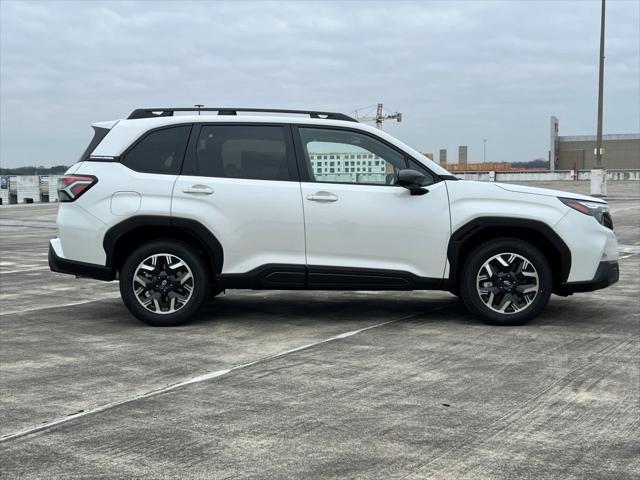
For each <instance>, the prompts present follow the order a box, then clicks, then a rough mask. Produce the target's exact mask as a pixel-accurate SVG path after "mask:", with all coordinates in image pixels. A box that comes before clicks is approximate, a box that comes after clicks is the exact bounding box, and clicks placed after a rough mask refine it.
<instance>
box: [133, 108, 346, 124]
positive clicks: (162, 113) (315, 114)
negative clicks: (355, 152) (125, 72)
mask: <svg viewBox="0 0 640 480" xmlns="http://www.w3.org/2000/svg"><path fill="white" fill-rule="evenodd" d="M175 112H198V114H200V112H218V115H237V114H238V112H255V113H294V114H297V115H309V116H310V117H311V118H324V119H327V120H345V121H347V122H357V121H358V120H356V119H355V118H353V117H350V116H349V115H345V114H344V113H336V112H319V111H316V110H287V109H278V108H230V107H217V108H198V107H188V108H136V109H135V110H134V111H133V112H131V114H130V115H129V116H128V117H127V119H128V120H133V119H137V118H155V117H172V116H173V114H174V113H175Z"/></svg>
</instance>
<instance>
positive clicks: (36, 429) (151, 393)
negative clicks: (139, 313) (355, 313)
mask: <svg viewBox="0 0 640 480" xmlns="http://www.w3.org/2000/svg"><path fill="white" fill-rule="evenodd" d="M456 303H458V302H454V303H447V304H445V305H440V306H439V307H435V308H431V309H429V310H427V311H424V312H418V313H413V314H411V315H405V316H404V317H400V318H396V319H394V320H388V321H386V322H382V323H376V324H375V325H370V326H368V327H364V328H360V329H358V330H352V331H350V332H344V333H340V334H338V335H334V336H332V337H329V338H326V339H324V340H320V341H318V342H314V343H309V344H307V345H302V346H300V347H295V348H292V349H290V350H285V351H284V352H280V353H276V354H273V355H268V356H266V357H262V358H259V359H257V360H254V361H253V362H248V363H242V364H240V365H236V366H234V367H231V368H227V369H226V370H216V371H214V372H208V373H205V374H203V375H198V376H195V377H191V378H188V379H186V380H183V381H181V382H177V383H173V384H171V385H167V386H165V387H161V388H157V389H154V390H150V391H148V392H145V393H142V394H140V395H135V396H133V397H129V398H124V399H122V400H117V401H115V402H111V403H107V404H105V405H100V406H98V407H95V408H91V409H88V410H82V411H80V412H78V413H74V414H72V415H68V416H66V417H63V418H59V419H57V420H52V421H50V422H47V423H43V424H42V425H38V426H36V427H32V428H28V429H26V430H21V431H19V432H15V433H10V434H7V435H5V436H4V437H2V438H0V443H3V442H7V441H9V440H15V439H17V438H20V437H24V436H26V435H31V434H34V433H37V432H41V431H43V430H48V429H50V428H53V427H55V426H58V425H61V424H63V423H67V422H70V421H72V420H75V419H77V418H81V417H86V416H87V415H93V414H95V413H100V412H104V411H105V410H110V409H112V408H114V407H118V406H120V405H126V404H128V403H132V402H135V401H137V400H142V399H145V398H149V397H154V396H156V395H160V394H162V393H167V392H171V391H172V390H176V389H178V388H181V387H184V386H186V385H192V384H194V383H200V382H206V381H208V380H215V379H218V378H220V377H224V376H225V375H227V374H229V373H231V372H234V371H237V370H241V369H244V368H248V367H251V366H253V365H257V364H259V363H263V362H268V361H270V360H274V359H276V358H281V357H284V356H285V355H289V354H291V353H295V352H300V351H301V350H307V349H309V348H313V347H317V346H318V345H323V344H325V343H328V342H334V341H336V340H342V339H344V338H348V337H351V336H353V335H357V334H359V333H362V332H366V331H367V330H372V329H374V328H379V327H383V326H385V325H389V324H390V323H395V322H401V321H403V320H408V319H410V318H415V317H418V316H420V315H425V314H428V313H431V312H436V311H438V310H443V309H445V308H448V307H451V306H453V305H455V304H456Z"/></svg>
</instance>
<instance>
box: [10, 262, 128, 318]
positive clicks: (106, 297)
mask: <svg viewBox="0 0 640 480" xmlns="http://www.w3.org/2000/svg"><path fill="white" fill-rule="evenodd" d="M4 273H5V272H3V274H4ZM114 298H120V294H119V293H103V294H101V296H100V298H93V299H91V300H80V301H78V302H69V303H62V304H58V305H42V306H40V307H33V308H22V309H20V310H10V311H8V312H0V317H4V316H6V315H13V314H15V313H24V312H35V311H38V310H47V309H49V308H61V307H73V306H74V305H84V304H85V303H92V302H100V301H102V300H112V299H114Z"/></svg>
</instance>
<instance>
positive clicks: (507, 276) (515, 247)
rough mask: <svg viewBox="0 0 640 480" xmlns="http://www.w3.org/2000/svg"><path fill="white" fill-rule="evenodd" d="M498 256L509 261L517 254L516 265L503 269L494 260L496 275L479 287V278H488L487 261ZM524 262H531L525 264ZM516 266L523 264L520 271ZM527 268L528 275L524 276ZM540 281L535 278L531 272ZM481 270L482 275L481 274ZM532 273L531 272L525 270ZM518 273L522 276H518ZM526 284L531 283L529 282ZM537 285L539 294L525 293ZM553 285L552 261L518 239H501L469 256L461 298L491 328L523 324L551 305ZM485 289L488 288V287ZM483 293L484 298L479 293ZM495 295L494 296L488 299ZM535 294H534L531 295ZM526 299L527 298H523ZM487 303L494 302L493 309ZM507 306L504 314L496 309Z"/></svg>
mask: <svg viewBox="0 0 640 480" xmlns="http://www.w3.org/2000/svg"><path fill="white" fill-rule="evenodd" d="M499 254H505V257H501V259H502V260H503V261H505V262H507V263H508V262H509V260H510V256H508V257H507V256H506V254H515V256H514V257H511V258H514V260H513V265H509V266H508V267H507V266H503V265H502V263H500V261H499V259H495V260H492V261H491V262H490V263H489V268H490V269H491V270H492V271H493V275H492V276H491V277H490V278H487V279H486V281H485V282H483V283H482V287H480V286H479V284H480V281H479V280H478V279H479V275H483V276H487V277H489V275H488V271H487V270H486V268H485V267H484V265H485V262H487V261H489V260H490V259H492V258H493V257H495V256H496V255H499ZM522 259H525V260H527V261H528V262H529V264H530V265H527V264H526V263H524V261H523V260H522ZM517 265H520V267H519V268H520V270H519V271H518V267H517ZM522 265H524V266H525V267H524V270H525V273H522V271H523V268H522V267H521V266H522ZM532 268H533V270H534V271H535V273H536V274H537V280H536V279H535V277H533V276H532V274H531V272H532V270H531V269H532ZM481 269H482V272H481ZM527 269H528V270H529V271H528V272H527V271H526V270H527ZM518 272H519V273H518ZM525 282H530V283H526V284H525ZM534 284H536V285H537V291H536V292H530V293H528V294H526V295H525V294H524V293H522V292H524V291H525V290H528V289H529V288H530V286H531V285H534ZM552 285H553V280H552V274H551V268H550V267H549V262H548V261H547V259H546V258H545V256H544V255H543V254H542V252H541V251H540V250H538V249H537V248H536V247H535V246H533V245H531V244H530V243H528V242H525V241H523V240H520V239H517V238H501V239H496V240H491V241H488V242H486V243H484V244H482V245H480V246H478V247H477V248H475V249H474V250H473V251H472V252H471V253H470V254H469V256H468V257H467V260H466V261H465V264H464V266H463V273H462V278H461V283H460V296H461V298H462V300H463V302H464V304H465V305H466V307H467V308H468V309H469V310H470V311H471V312H472V313H473V314H475V315H477V316H478V317H480V318H481V319H482V320H483V321H484V322H485V323H488V324H490V325H522V324H525V323H527V322H528V321H529V320H531V319H533V318H535V317H536V316H537V315H538V314H540V312H542V310H543V309H544V307H545V306H546V305H547V303H548V302H549V297H550V296H551V288H552ZM485 287H486V288H485ZM481 289H482V291H483V292H486V293H484V297H485V298H484V299H483V297H482V296H481V293H480V290H481ZM491 293H493V295H494V296H493V297H489V295H491ZM532 294H533V295H532ZM525 296H526V297H527V298H524V297H525ZM488 303H491V305H492V306H491V307H490V306H489V304H488ZM504 305H508V306H507V307H506V310H507V311H505V312H504V313H501V312H499V311H496V310H494V308H495V309H500V308H499V307H502V306H504Z"/></svg>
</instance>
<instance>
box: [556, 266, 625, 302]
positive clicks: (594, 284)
mask: <svg viewBox="0 0 640 480" xmlns="http://www.w3.org/2000/svg"><path fill="white" fill-rule="evenodd" d="M619 278H620V267H619V266H618V260H611V261H604V262H600V264H599V265H598V269H597V270H596V274H595V275H594V276H593V279H592V280H589V281H588V282H566V283H563V284H562V285H561V286H560V288H559V289H558V291H557V292H554V293H557V294H558V295H571V294H572V293H578V292H592V291H594V290H600V289H602V288H606V287H608V286H609V285H613V284H614V283H616V282H617V281H618V279H619Z"/></svg>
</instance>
